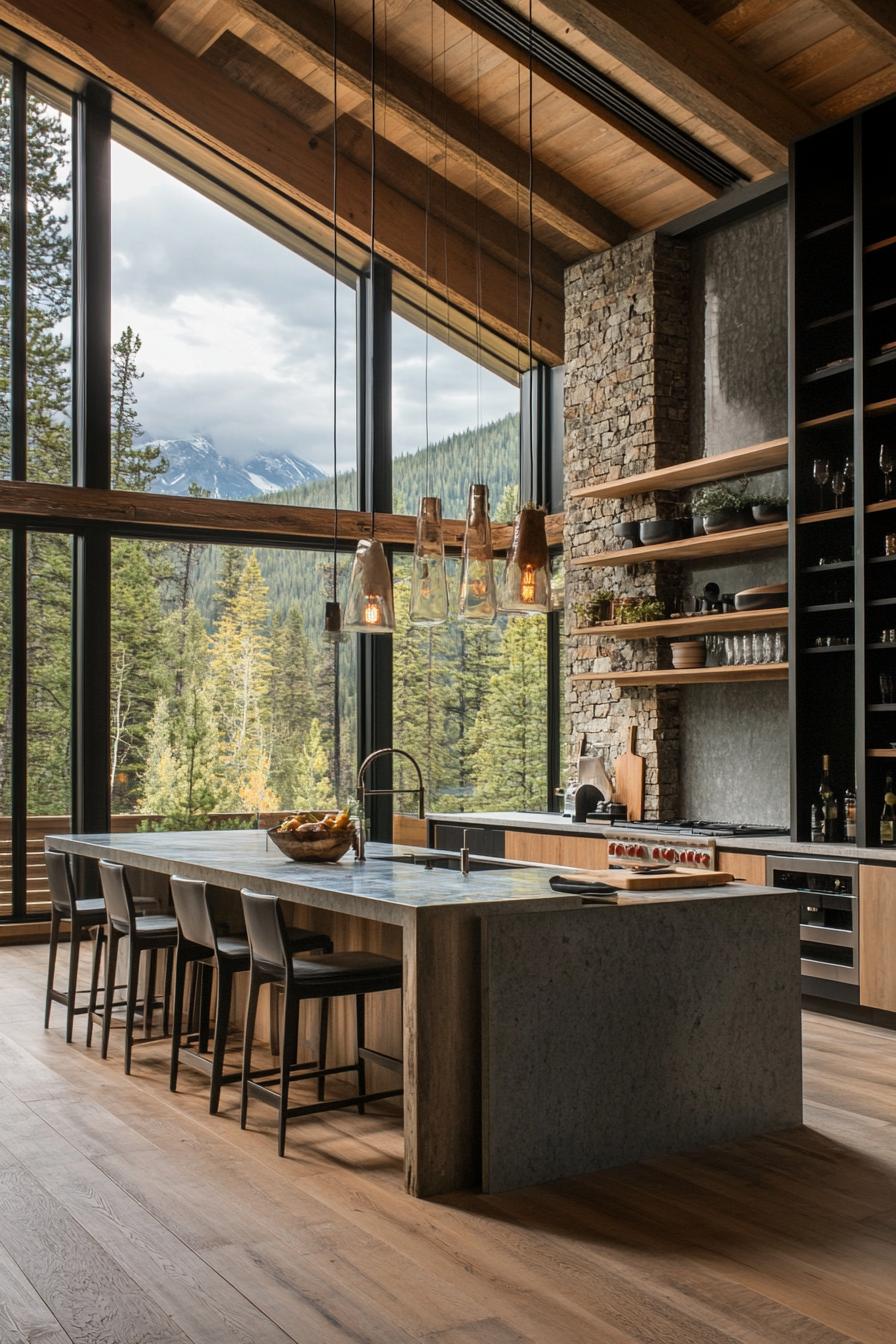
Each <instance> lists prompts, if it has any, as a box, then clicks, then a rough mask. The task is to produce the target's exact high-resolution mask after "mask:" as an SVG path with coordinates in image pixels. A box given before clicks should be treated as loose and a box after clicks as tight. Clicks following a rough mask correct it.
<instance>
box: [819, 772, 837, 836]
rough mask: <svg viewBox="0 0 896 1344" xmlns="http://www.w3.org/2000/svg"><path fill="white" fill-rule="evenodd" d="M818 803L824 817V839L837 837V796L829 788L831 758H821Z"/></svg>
mask: <svg viewBox="0 0 896 1344" xmlns="http://www.w3.org/2000/svg"><path fill="white" fill-rule="evenodd" d="M818 804H819V807H820V808H821V814H822V817H823V818H824V838H825V840H828V841H830V840H836V839H837V797H836V795H835V793H834V790H833V789H832V788H831V758H830V756H822V758H821V783H820V784H819V786H818Z"/></svg>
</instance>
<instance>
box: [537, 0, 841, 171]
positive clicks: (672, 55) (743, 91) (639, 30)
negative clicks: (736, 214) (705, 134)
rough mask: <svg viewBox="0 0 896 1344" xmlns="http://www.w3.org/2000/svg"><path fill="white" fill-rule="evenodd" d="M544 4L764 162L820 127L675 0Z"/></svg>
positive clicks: (776, 162) (775, 162)
mask: <svg viewBox="0 0 896 1344" xmlns="http://www.w3.org/2000/svg"><path fill="white" fill-rule="evenodd" d="M541 3H542V4H543V5H544V7H545V8H546V9H548V10H550V11H551V12H552V13H553V14H555V15H556V16H557V18H559V19H562V20H563V21H564V22H565V23H568V24H569V25H570V27H571V28H573V29H575V31H576V32H577V33H581V34H582V36H583V37H587V38H588V39H589V40H590V41H592V42H594V43H595V44H596V45H597V46H599V47H600V48H601V49H602V50H603V51H606V52H608V53H609V54H610V55H612V56H614V57H616V59H617V60H620V61H622V63H623V64H624V65H626V66H628V68H629V69H630V70H632V71H634V73H635V74H637V75H640V76H641V77H642V78H643V79H647V80H649V81H650V82H651V83H652V84H653V85H654V86H655V87H656V88H657V89H659V90H661V91H662V92H663V93H665V94H668V95H669V97H670V98H674V99H675V101H676V102H677V103H680V104H681V105H682V106H683V107H685V108H687V109H688V110H689V111H690V112H693V113H694V115H695V116H697V117H699V118H700V120H701V121H704V122H706V124H707V125H708V126H712V127H713V128H714V129H716V130H719V131H721V132H723V134H724V135H726V136H727V137H728V138H729V139H730V140H732V141H734V143H735V144H737V145H740V147H741V148H742V149H744V150H746V151H747V153H748V154H750V155H752V156H753V158H755V159H758V160H759V162H760V163H764V164H765V165H766V166H767V167H769V168H772V169H777V168H781V167H785V166H786V164H787V147H788V145H789V144H790V141H791V140H793V139H794V138H795V137H796V136H798V135H805V134H807V133H808V132H810V131H813V130H816V129H817V128H818V126H819V125H820V123H819V121H818V120H817V118H816V117H815V116H814V115H813V113H812V112H811V111H810V110H809V109H808V108H807V107H805V106H804V105H803V104H802V103H800V102H799V101H798V100H797V99H796V98H793V97H792V96H791V95H790V94H789V93H787V92H786V91H785V90H784V89H782V88H781V86H780V85H779V84H776V83H775V82H774V80H773V79H771V78H770V76H768V75H767V74H765V72H764V71H763V70H762V69H761V68H760V67H759V66H758V65H756V64H755V63H754V62H753V61H751V60H750V59H749V58H748V57H746V56H744V55H743V54H742V53H741V52H740V51H738V49H737V48H736V47H733V46H731V45H729V44H728V43H727V42H726V41H725V40H724V38H722V37H719V35H718V34H717V33H714V32H713V31H712V29H710V28H707V27H706V26H705V25H704V24H702V23H700V22H699V20H697V19H695V18H694V17H693V16H692V15H691V14H689V13H688V11H687V10H686V9H684V8H683V6H681V5H679V4H676V3H675V0H649V3H645V4H633V3H631V0H541Z"/></svg>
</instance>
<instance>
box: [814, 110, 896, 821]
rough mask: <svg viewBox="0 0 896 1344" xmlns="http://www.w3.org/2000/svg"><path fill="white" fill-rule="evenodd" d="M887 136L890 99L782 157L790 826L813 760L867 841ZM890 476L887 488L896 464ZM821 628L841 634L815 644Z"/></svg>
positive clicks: (877, 726)
mask: <svg viewBox="0 0 896 1344" xmlns="http://www.w3.org/2000/svg"><path fill="white" fill-rule="evenodd" d="M894 136H896V99H888V100H887V101H886V102H883V103H879V104H877V105H876V106H874V107H872V108H869V109H867V110H866V111H865V112H863V113H861V114H859V115H858V116H856V117H852V118H849V119H847V120H845V121H841V122H838V123H837V124H836V125H834V126H830V127H827V128H826V129H825V130H823V131H820V132H818V133H817V134H815V135H813V136H808V137H806V138H805V139H803V140H800V141H797V142H796V144H795V145H794V146H793V149H792V152H791V179H790V180H791V195H790V285H791V293H790V330H791V341H790V389H791V391H790V412H789V414H790V458H789V470H790V482H791V486H790V491H791V510H790V538H789V540H790V546H789V587H790V629H789V644H790V650H791V654H790V707H791V708H790V715H791V779H792V784H791V828H792V834H793V838H794V839H796V840H800V841H804V840H808V839H809V826H810V811H811V804H812V799H813V796H814V794H815V792H816V790H817V788H818V779H819V774H820V770H821V757H822V755H823V754H825V753H826V754H828V755H829V756H830V758H831V769H832V779H833V784H834V788H835V790H836V791H837V793H838V794H839V795H840V796H842V794H843V792H844V790H845V789H846V788H847V786H849V785H851V784H852V783H853V782H855V787H856V794H857V802H858V809H857V838H858V841H859V843H860V844H864V845H872V846H873V845H876V844H877V843H878V839H879V833H878V819H879V815H880V809H881V802H882V795H883V789H884V778H885V775H886V773H887V770H888V769H889V768H891V767H892V765H893V761H891V760H890V759H889V757H888V756H887V755H886V754H885V752H886V749H889V748H890V747H891V739H892V738H894V737H896V724H894V723H893V722H892V717H893V714H894V713H896V704H890V703H885V702H884V699H885V697H884V690H885V686H886V682H885V681H884V682H882V680H881V679H882V678H887V677H890V676H892V677H894V678H896V642H890V640H889V638H888V633H887V632H888V631H889V630H890V629H892V628H896V556H887V555H886V554H885V549H886V543H885V538H886V536H887V535H888V534H889V533H896V498H894V499H893V500H892V503H891V502H890V501H889V500H888V499H887V498H886V496H885V481H884V476H883V473H882V471H881V466H880V461H881V445H887V446H888V447H889V446H891V447H892V453H893V456H894V459H896V180H894V175H893V173H892V145H893V142H894ZM847 460H849V461H851V462H852V468H853V481H852V484H851V486H850V487H849V488H848V490H847V492H846V494H845V496H841V497H840V499H841V502H842V503H843V504H844V505H846V506H847V507H844V508H843V509H837V508H836V503H837V500H836V498H835V496H834V494H833V491H832V488H831V484H832V483H831V480H830V479H829V480H828V481H827V482H826V483H825V484H824V485H823V487H821V488H819V484H818V481H817V479H816V478H815V475H814V472H813V466H814V463H815V462H816V461H820V462H824V461H827V462H828V464H829V472H830V473H831V475H833V473H834V472H835V471H837V470H841V469H842V468H843V466H844V464H845V462H846V461H847ZM822 475H823V472H822ZM891 480H892V488H893V492H894V494H896V470H894V472H893V473H892V476H891ZM849 505H852V506H854V507H852V508H849V507H848V506H849ZM808 515H820V516H816V517H812V518H811V520H810V519H809V518H808V517H807V516H808ZM801 520H802V521H801ZM831 562H833V563H831ZM891 562H893V563H891ZM826 635H831V636H835V637H837V638H839V639H842V640H845V641H848V642H845V643H843V644H838V645H835V646H832V647H831V648H830V649H828V648H822V649H819V648H818V647H816V645H815V640H816V638H818V637H820V636H821V637H824V636H826ZM820 652H830V653H834V652H836V653H837V654H839V655H840V656H839V657H838V658H836V659H834V660H833V661H832V660H831V659H830V658H823V657H817V656H816V655H817V654H818V653H820ZM887 691H888V687H887Z"/></svg>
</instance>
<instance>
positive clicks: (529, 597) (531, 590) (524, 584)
mask: <svg viewBox="0 0 896 1344" xmlns="http://www.w3.org/2000/svg"><path fill="white" fill-rule="evenodd" d="M535 588H536V575H535V566H534V565H523V568H522V572H521V574H520V601H521V602H527V603H530V604H531V603H532V602H534V601H535Z"/></svg>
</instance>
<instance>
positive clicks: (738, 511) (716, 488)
mask: <svg viewBox="0 0 896 1344" xmlns="http://www.w3.org/2000/svg"><path fill="white" fill-rule="evenodd" d="M691 507H692V509H693V512H694V514H695V515H696V516H698V517H700V518H701V519H702V520H703V530H704V532H730V531H731V530H732V529H733V528H738V527H749V526H750V524H751V523H752V522H753V514H752V510H751V508H750V505H749V503H748V502H747V500H746V499H745V497H744V493H743V490H742V489H741V490H734V489H732V487H731V486H730V485H721V484H717V485H705V486H703V488H702V489H701V490H698V491H696V493H695V494H694V496H693V499H692V501H691Z"/></svg>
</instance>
